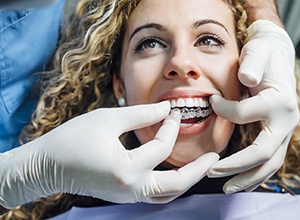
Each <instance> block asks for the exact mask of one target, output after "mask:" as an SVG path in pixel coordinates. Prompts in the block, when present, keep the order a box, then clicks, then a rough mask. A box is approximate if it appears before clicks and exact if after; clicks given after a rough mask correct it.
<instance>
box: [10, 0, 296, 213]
mask: <svg viewBox="0 0 300 220" xmlns="http://www.w3.org/2000/svg"><path fill="white" fill-rule="evenodd" d="M209 9H211V10H209ZM179 16H180V22H178V17H179ZM245 23H246V14H245V12H244V10H243V8H242V6H241V5H240V3H239V1H229V0H228V1H221V0H193V1H188V2H187V1H181V0H166V1H160V0H142V1H130V2H129V1H117V3H115V2H114V1H103V2H99V1H82V2H81V3H80V5H79V7H78V11H77V17H76V19H75V21H74V23H73V25H72V26H71V28H70V29H69V33H68V37H67V39H64V40H63V42H65V43H63V44H62V45H61V46H60V48H59V50H58V52H57V56H56V64H55V70H54V71H53V72H52V74H50V75H49V73H47V79H49V80H47V79H45V80H46V84H45V85H46V87H45V91H44V94H43V96H42V98H41V100H40V102H39V106H38V108H37V109H36V112H35V115H34V118H33V120H32V122H31V124H30V125H29V126H27V127H26V129H25V133H24V137H25V138H26V140H32V139H35V138H37V137H39V136H40V135H42V134H44V133H46V132H48V131H50V130H51V129H53V128H55V127H57V126H59V125H60V124H62V123H63V122H65V121H67V120H69V119H71V118H73V117H75V116H77V115H80V114H82V113H84V112H87V111H91V110H93V109H95V108H99V107H104V106H110V107H111V106H116V105H117V99H118V100H119V103H120V105H124V103H125V104H126V105H136V104H146V103H155V102H160V101H164V100H169V101H170V102H171V103H172V107H173V108H178V109H180V111H181V114H182V121H181V128H180V131H179V136H178V139H177V142H176V145H175V147H174V150H173V152H172V153H171V155H170V157H169V158H168V159H167V160H166V161H165V163H163V164H161V165H160V166H159V167H158V168H157V169H170V168H177V167H181V166H183V165H185V164H186V163H188V162H190V161H193V160H195V159H196V158H198V157H199V156H201V155H203V154H204V153H206V152H211V151H213V152H217V153H219V154H220V155H221V157H226V156H228V155H230V154H232V153H233V152H235V151H238V150H239V149H240V148H243V147H246V146H247V145H248V144H249V143H252V141H253V139H254V137H256V135H257V133H258V132H259V124H258V123H256V124H251V125H246V126H238V125H234V124H233V123H231V122H229V121H227V120H224V119H222V118H220V117H219V116H217V115H216V114H214V113H213V112H212V110H211V107H210V104H209V102H208V99H209V97H210V96H211V95H212V94H219V95H222V96H224V97H225V98H227V99H231V100H240V99H242V98H243V96H244V95H245V96H246V95H247V90H246V89H245V88H244V87H243V86H241V84H240V83H239V81H238V79H237V69H238V58H239V51H240V49H241V46H242V45H243V44H244V43H245V42H246V37H247V36H246V27H245ZM45 78H46V77H45ZM159 126H160V125H159V124H157V125H155V126H151V127H148V128H145V129H140V130H136V131H135V132H134V134H133V133H130V134H127V135H126V136H125V137H123V140H124V142H126V143H130V144H127V146H133V145H132V143H133V142H141V143H145V142H147V141H148V140H150V139H152V138H153V137H154V134H155V133H156V131H157V129H158V127H159ZM298 132H299V131H298ZM294 136H295V137H294V139H293V140H292V142H291V143H292V144H291V147H290V149H289V153H288V156H287V159H286V161H285V164H284V166H283V168H282V170H281V171H280V172H278V175H279V177H280V178H281V179H282V180H285V181H286V183H287V184H289V183H290V182H292V181H293V180H294V179H293V178H289V177H290V175H291V174H293V173H295V172H299V171H297V169H298V170H299V168H296V167H295V166H294V165H295V164H297V163H298V162H299V157H293V156H294V155H297V154H296V153H295V152H299V146H298V144H299V143H297V142H293V141H294V140H296V139H295V138H296V136H297V135H296V133H295V135H294ZM226 179H227V178H222V179H208V178H205V179H203V180H202V181H200V182H199V184H197V185H196V186H195V187H193V188H192V189H191V190H189V191H188V192H187V193H186V195H189V194H192V193H216V192H222V190H221V186H222V185H223V183H224V182H225V181H226ZM80 199H82V198H80ZM80 199H79V202H84V203H85V205H90V204H87V203H86V202H85V200H83V199H82V200H81V201H80ZM59 201H63V202H62V203H60V204H59V205H58V207H59V208H60V211H64V210H66V209H67V208H68V207H69V206H70V205H79V203H76V202H77V201H78V200H77V201H76V197H73V196H68V195H66V196H62V195H60V194H59V195H54V196H51V197H49V198H46V199H41V200H39V201H37V202H36V203H35V207H34V208H33V211H32V213H33V214H32V213H30V212H29V215H32V216H34V218H39V217H40V216H41V215H42V214H44V215H45V214H46V211H45V210H50V212H51V211H52V210H51V207H53V206H55V205H56V204H57V203H58V202H59ZM92 202H96V203H94V204H97V205H101V204H102V203H103V202H102V201H92ZM48 208H49V209H48ZM55 209H56V210H57V207H56V208H55ZM20 213H21V214H22V215H24V216H25V217H24V218H27V217H28V216H27V217H26V214H25V213H26V210H25V209H24V207H21V208H20V212H18V211H15V212H14V213H13V215H14V216H16V217H18V218H19V219H20V215H19V214H20ZM51 214H52V215H53V213H51ZM7 216H10V217H11V215H9V214H8V215H7ZM44 217H45V216H44Z"/></svg>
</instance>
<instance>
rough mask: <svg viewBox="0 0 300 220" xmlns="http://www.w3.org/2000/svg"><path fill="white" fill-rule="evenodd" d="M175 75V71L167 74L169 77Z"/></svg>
mask: <svg viewBox="0 0 300 220" xmlns="http://www.w3.org/2000/svg"><path fill="white" fill-rule="evenodd" d="M176 75H177V73H176V72H175V71H171V72H170V73H169V76H176Z"/></svg>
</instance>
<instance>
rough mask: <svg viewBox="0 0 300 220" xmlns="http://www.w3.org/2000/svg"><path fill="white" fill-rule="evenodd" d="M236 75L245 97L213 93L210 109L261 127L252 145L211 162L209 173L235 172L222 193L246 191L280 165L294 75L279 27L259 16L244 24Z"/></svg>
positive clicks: (293, 115)
mask: <svg viewBox="0 0 300 220" xmlns="http://www.w3.org/2000/svg"><path fill="white" fill-rule="evenodd" d="M248 32H249V42H248V43H247V44H246V45H245V46H244V48H243V50H242V53H241V58H240V63H241V65H240V69H239V73H238V76H239V79H240V81H241V82H242V83H243V84H244V85H246V86H247V87H249V89H250V93H251V97H250V98H247V99H245V100H243V101H241V102H234V101H227V100H225V99H223V98H222V97H219V96H214V97H212V98H211V99H210V101H211V104H212V107H213V109H214V111H215V112H216V113H217V114H218V115H220V116H222V117H224V118H227V119H228V120H230V121H232V122H235V123H237V124H245V123H250V122H254V121H261V124H262V130H261V132H260V133H259V135H258V137H257V138H256V139H255V141H254V142H253V144H252V145H250V146H248V147H247V148H246V149H244V150H242V151H240V152H238V153H236V154H234V155H232V156H230V157H228V158H225V159H223V160H221V161H219V162H217V163H216V164H215V165H213V166H212V167H211V169H210V170H209V172H208V176H209V177H221V176H229V175H232V174H237V173H240V174H238V175H237V176H235V177H234V178H232V179H231V180H229V181H228V182H227V183H226V184H225V185H224V187H223V190H224V191H225V192H226V193H234V192H237V191H241V190H246V191H251V190H254V189H255V188H257V187H258V186H259V185H260V184H261V183H262V182H264V181H265V180H267V179H268V178H270V177H271V176H272V175H273V174H274V173H275V172H276V171H277V170H278V169H279V168H280V167H281V165H282V163H283V161H284V158H285V155H286V151H287V147H288V143H289V141H290V138H291V136H292V134H293V131H294V129H295V126H296V125H297V124H298V123H299V110H298V105H297V94H296V86H295V76H294V63H295V52H294V47H293V44H292V42H291V39H290V37H289V36H288V34H287V33H286V32H285V31H284V29H282V28H280V27H279V26H277V25H275V24H273V23H272V22H270V21H266V20H259V21H256V22H255V23H253V24H252V25H251V26H250V27H249V29H248Z"/></svg>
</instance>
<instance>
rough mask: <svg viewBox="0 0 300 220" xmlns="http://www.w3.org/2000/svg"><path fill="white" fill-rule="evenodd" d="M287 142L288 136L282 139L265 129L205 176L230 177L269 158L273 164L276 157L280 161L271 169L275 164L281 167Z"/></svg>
mask: <svg viewBox="0 0 300 220" xmlns="http://www.w3.org/2000/svg"><path fill="white" fill-rule="evenodd" d="M282 140H284V141H282ZM289 140H290V135H288V136H287V137H286V138H285V139H284V137H282V134H274V133H272V132H270V131H269V130H268V129H267V128H265V129H264V130H262V131H261V132H260V134H259V135H258V137H257V138H256V139H255V141H254V143H253V144H252V145H250V146H248V147H247V148H245V149H243V150H241V151H239V152H237V153H235V154H233V155H231V156H229V157H227V158H225V159H223V160H220V161H219V162H217V163H216V164H214V165H213V166H212V167H211V168H210V169H209V170H208V173H207V175H208V176H209V177H212V178H213V177H224V176H230V175H233V174H236V173H241V172H244V171H246V170H250V169H252V168H254V167H256V166H259V165H261V164H263V163H265V162H267V161H269V160H270V158H272V159H271V161H273V162H274V159H273V158H277V159H278V157H281V158H282V159H281V160H277V161H275V164H273V168H274V167H276V168H278V165H277V164H280V165H281V164H282V163H283V158H284V156H285V153H286V150H287V145H288V142H289ZM274 146H275V147H274ZM277 146H279V147H277ZM275 153H276V155H275ZM269 163H271V162H269Z"/></svg>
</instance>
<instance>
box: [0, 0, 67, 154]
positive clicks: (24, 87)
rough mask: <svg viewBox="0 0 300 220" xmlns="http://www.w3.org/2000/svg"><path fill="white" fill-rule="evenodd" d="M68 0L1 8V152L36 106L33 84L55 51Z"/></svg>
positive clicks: (10, 145) (14, 142)
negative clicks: (28, 6)
mask: <svg viewBox="0 0 300 220" xmlns="http://www.w3.org/2000/svg"><path fill="white" fill-rule="evenodd" d="M64 3H65V0H60V1H58V2H57V3H55V4H54V5H51V6H50V7H44V8H39V9H28V10H17V11H12V10H3V9H2V10H0V152H5V151H8V150H10V149H12V148H14V147H17V146H19V142H18V137H19V135H20V133H21V130H22V128H23V127H24V125H26V124H27V123H28V122H29V120H30V116H31V114H32V112H33V110H34V109H35V107H36V102H37V98H33V97H34V96H33V94H32V91H31V89H32V87H33V84H34V79H36V78H37V77H36V74H34V73H37V72H40V71H43V70H44V68H45V66H46V65H47V63H48V62H49V60H50V59H51V57H52V55H53V53H54V52H55V49H56V45H57V41H58V35H59V28H60V24H61V19H62V14H63V7H64Z"/></svg>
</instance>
